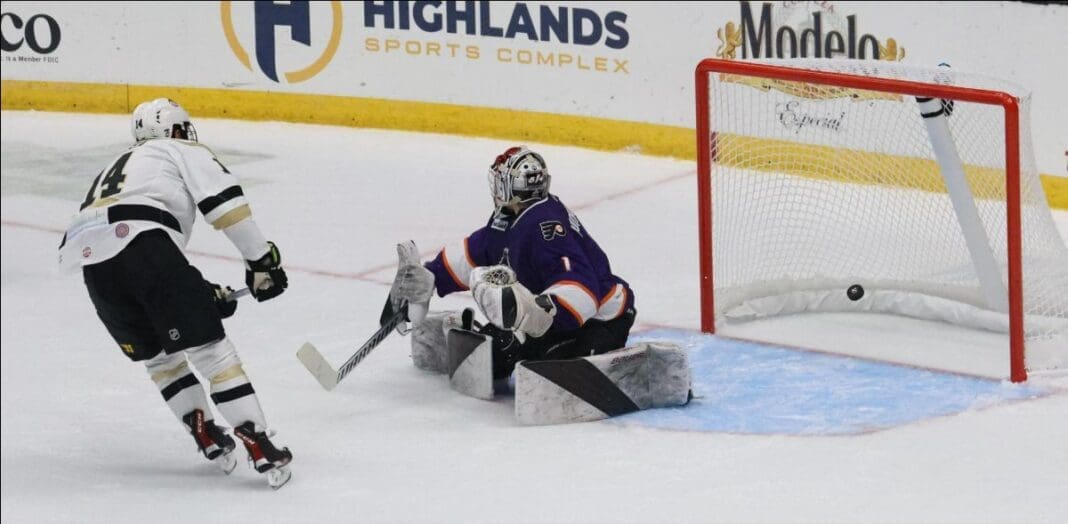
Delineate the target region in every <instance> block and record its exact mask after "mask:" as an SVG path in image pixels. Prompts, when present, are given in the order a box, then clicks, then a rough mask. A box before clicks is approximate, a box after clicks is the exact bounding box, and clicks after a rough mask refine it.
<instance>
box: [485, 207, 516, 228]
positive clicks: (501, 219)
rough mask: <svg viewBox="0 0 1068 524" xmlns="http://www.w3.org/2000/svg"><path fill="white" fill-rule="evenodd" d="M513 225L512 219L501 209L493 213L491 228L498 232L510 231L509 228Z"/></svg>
mask: <svg viewBox="0 0 1068 524" xmlns="http://www.w3.org/2000/svg"><path fill="white" fill-rule="evenodd" d="M511 225H512V221H511V218H510V217H509V216H508V215H505V214H504V212H502V211H501V210H500V209H497V210H495V211H494V212H493V218H492V219H491V220H490V227H491V228H492V229H496V230H497V231H508V226H511Z"/></svg>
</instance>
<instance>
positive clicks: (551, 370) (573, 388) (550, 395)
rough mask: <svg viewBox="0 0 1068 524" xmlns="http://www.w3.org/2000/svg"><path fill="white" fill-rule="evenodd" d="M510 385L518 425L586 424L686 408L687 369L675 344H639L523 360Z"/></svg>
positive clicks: (687, 390) (688, 374)
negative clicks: (587, 354)
mask: <svg viewBox="0 0 1068 524" xmlns="http://www.w3.org/2000/svg"><path fill="white" fill-rule="evenodd" d="M515 382H516V384H515V414H516V419H517V420H519V422H520V423H522V424H528V425H541V424H563V423H571V422H588V421H592V420H601V419H605V418H608V417H614V416H618V415H623V414H626V413H631V412H634V411H638V410H641V409H649V408H658V407H667V406H680V405H683V404H686V402H687V401H688V399H689V392H690V367H689V363H688V361H687V358H686V353H685V352H683V351H682V349H680V348H679V347H678V346H677V345H675V344H670V343H662V342H645V343H641V344H638V345H637V346H632V347H629V348H624V349H620V350H618V351H612V352H609V353H605V354H602V355H594V356H590V357H582V358H576V359H568V360H545V361H530V360H526V361H523V362H520V363H519V365H517V366H516V381H515Z"/></svg>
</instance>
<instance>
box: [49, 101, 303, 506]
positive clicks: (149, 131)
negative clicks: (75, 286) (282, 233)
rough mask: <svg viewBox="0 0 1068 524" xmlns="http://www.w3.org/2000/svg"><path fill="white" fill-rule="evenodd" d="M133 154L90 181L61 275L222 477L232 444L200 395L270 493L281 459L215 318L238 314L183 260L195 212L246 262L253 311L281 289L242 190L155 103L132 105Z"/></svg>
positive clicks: (166, 106)
mask: <svg viewBox="0 0 1068 524" xmlns="http://www.w3.org/2000/svg"><path fill="white" fill-rule="evenodd" d="M131 131H132V132H133V136H134V140H135V144H134V145H133V146H131V147H130V148H129V149H127V150H126V151H125V152H123V153H122V154H121V155H119V156H118V157H117V158H116V159H115V160H113V161H112V162H111V163H110V164H109V165H108V166H107V167H105V168H104V170H103V171H101V172H100V174H99V175H97V177H96V179H94V180H93V183H92V185H91V186H90V188H89V193H88V194H87V195H86V197H85V201H84V202H82V204H81V209H80V211H79V212H78V214H77V215H76V216H75V218H74V220H73V221H72V223H71V225H70V227H69V228H68V229H67V232H66V234H65V235H64V236H63V241H62V242H61V244H60V263H61V265H63V266H65V267H68V268H72V269H76V268H78V267H81V269H82V273H83V276H84V278H85V285H86V287H87V288H88V291H89V297H90V298H91V299H92V302H93V305H94V306H95V307H96V311H97V315H98V316H99V317H100V320H101V321H102V322H103V323H104V326H105V327H106V328H107V330H108V332H109V333H110V334H111V336H112V337H113V338H114V339H115V342H116V343H118V345H119V347H120V348H121V349H122V351H123V352H124V353H125V354H126V356H127V357H129V358H130V359H131V360H133V361H143V362H144V363H145V366H146V367H147V368H148V374H149V375H150V376H151V378H152V380H153V381H154V382H155V383H156V385H157V386H158V387H159V390H160V393H162V395H163V399H164V400H165V401H166V403H167V405H168V407H170V409H171V411H173V412H174V414H175V415H176V416H177V417H178V420H179V421H181V423H182V424H183V425H184V426H185V427H186V428H187V429H188V431H189V432H190V433H191V434H192V435H193V438H194V440H195V441H196V444H197V446H198V448H199V449H200V451H201V452H203V454H204V456H205V457H207V458H208V459H209V460H213V461H215V462H216V463H218V464H219V466H220V467H221V468H222V469H223V471H225V472H226V473H227V474H229V473H230V472H231V471H232V470H233V468H234V466H235V465H236V459H235V458H234V456H233V453H232V452H233V450H234V448H235V443H234V440H233V439H232V438H230V436H229V435H227V433H226V431H225V430H224V429H223V428H222V427H219V426H218V425H216V424H215V422H214V417H213V416H212V410H211V407H210V406H209V405H208V400H207V396H206V395H205V392H204V388H203V387H201V384H200V382H199V381H198V380H197V378H196V376H195V375H193V373H192V371H191V370H190V368H189V366H188V363H192V364H193V366H194V367H195V368H196V369H197V371H199V372H200V374H201V376H203V377H204V378H205V379H207V380H208V381H210V391H211V398H212V400H213V401H214V402H215V405H216V406H217V407H218V409H219V412H220V413H221V414H222V416H223V417H224V418H225V419H226V421H227V422H229V423H230V424H231V425H233V426H234V430H233V431H234V434H235V435H236V436H237V437H238V439H239V440H241V441H242V443H243V444H244V445H245V448H246V450H247V452H248V454H249V460H250V461H252V463H253V466H254V467H255V468H256V470H257V471H259V472H261V473H265V474H266V475H267V479H268V482H269V483H270V484H271V486H272V487H274V488H276V489H277V488H278V487H280V486H281V485H282V484H284V483H285V482H286V481H288V480H289V476H290V472H289V467H288V464H289V462H290V460H292V457H293V456H292V454H291V453H290V451H289V449H288V448H282V449H278V448H277V447H276V446H275V445H274V444H273V443H272V442H271V440H270V438H269V436H270V434H269V433H268V428H267V422H266V419H265V418H264V415H263V411H262V409H261V408H260V403H259V400H258V399H257V398H256V393H255V391H254V390H253V389H252V385H251V383H250V382H249V379H248V377H247V376H246V375H245V371H244V370H243V369H242V366H241V360H240V359H239V358H238V355H237V353H236V351H235V350H234V346H233V345H232V344H231V343H230V340H229V339H227V338H226V333H225V331H224V329H223V324H222V319H223V318H226V317H229V316H230V315H232V314H233V313H234V310H235V309H236V308H237V302H236V301H233V300H228V298H230V297H229V294H230V293H232V291H233V290H232V289H230V288H228V287H227V288H224V287H222V286H219V285H217V284H212V283H210V282H207V281H205V280H204V278H203V277H202V276H201V274H200V271H198V270H197V269H196V268H195V267H193V266H192V265H190V264H189V262H188V261H187V260H186V258H185V255H184V254H183V251H184V248H185V246H186V244H187V243H188V241H189V236H190V233H191V232H192V230H193V221H194V219H195V215H196V212H197V211H198V210H199V211H200V213H201V214H202V215H204V219H205V220H207V221H208V222H210V223H211V224H212V225H213V226H214V227H215V228H216V229H220V230H222V231H223V233H225V234H226V236H227V237H228V238H229V239H230V241H231V242H233V244H234V246H236V247H237V249H238V250H239V251H240V252H241V254H242V256H243V258H244V259H245V261H246V263H245V282H246V284H247V285H248V288H249V291H250V293H251V294H252V296H254V297H255V298H256V299H257V300H259V301H264V300H269V299H271V298H274V297H276V296H278V295H280V294H281V293H282V292H283V291H284V290H285V289H286V286H287V283H288V282H287V278H286V273H285V271H284V270H283V269H282V266H281V256H280V254H279V251H278V247H277V246H275V245H274V244H273V243H272V242H269V241H267V240H266V239H265V238H264V236H263V234H262V233H261V232H260V229H259V227H258V226H257V225H256V222H254V221H253V219H252V212H251V209H250V208H249V204H248V201H247V200H246V199H245V196H244V193H243V192H242V189H241V186H240V185H239V183H238V181H237V178H235V177H234V176H233V175H232V174H231V173H230V172H229V171H228V170H227V169H226V167H224V166H223V165H222V164H221V163H220V162H219V161H218V160H217V159H216V158H215V155H214V153H212V151H211V150H210V149H208V148H207V147H205V146H204V145H202V144H200V143H199V142H197V136H196V131H195V129H194V128H193V125H192V124H191V123H190V121H189V114H188V113H187V112H186V111H185V110H184V109H182V107H181V106H179V105H178V104H177V103H175V102H174V101H172V100H169V99H166V98H160V99H156V100H152V101H150V102H145V103H142V104H141V105H139V106H137V109H136V110H134V113H133V121H132V127H131Z"/></svg>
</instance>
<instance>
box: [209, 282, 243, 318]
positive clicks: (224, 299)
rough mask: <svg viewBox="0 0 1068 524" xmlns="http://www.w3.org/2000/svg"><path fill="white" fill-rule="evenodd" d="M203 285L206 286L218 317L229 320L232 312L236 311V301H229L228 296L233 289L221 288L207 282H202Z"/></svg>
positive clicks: (228, 287)
mask: <svg viewBox="0 0 1068 524" xmlns="http://www.w3.org/2000/svg"><path fill="white" fill-rule="evenodd" d="M204 284H206V285H207V286H208V291H209V292H210V293H211V299H212V301H214V302H215V309H218V310H219V317H221V318H230V317H231V316H233V315H234V311H237V301H236V300H230V294H231V293H233V292H234V288H232V287H230V286H226V287H222V286H220V285H219V284H216V283H214V282H208V281H207V280H205V281H204Z"/></svg>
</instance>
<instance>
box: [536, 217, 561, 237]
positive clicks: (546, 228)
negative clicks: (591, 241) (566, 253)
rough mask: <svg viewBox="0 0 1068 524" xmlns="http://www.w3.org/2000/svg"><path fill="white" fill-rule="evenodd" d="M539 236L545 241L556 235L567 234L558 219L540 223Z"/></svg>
mask: <svg viewBox="0 0 1068 524" xmlns="http://www.w3.org/2000/svg"><path fill="white" fill-rule="evenodd" d="M538 225H539V226H541V236H542V238H544V239H545V240H546V241H550V240H552V239H554V238H556V237H562V236H564V235H566V234H567V229H565V228H564V225H563V224H561V223H560V222H559V221H558V220H546V221H545V222H542V223H541V224H538Z"/></svg>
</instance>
